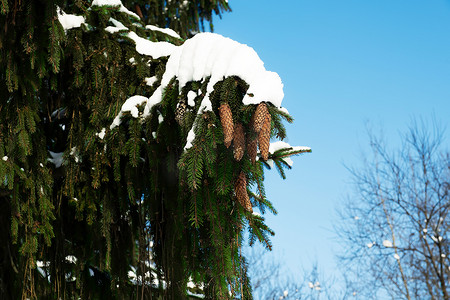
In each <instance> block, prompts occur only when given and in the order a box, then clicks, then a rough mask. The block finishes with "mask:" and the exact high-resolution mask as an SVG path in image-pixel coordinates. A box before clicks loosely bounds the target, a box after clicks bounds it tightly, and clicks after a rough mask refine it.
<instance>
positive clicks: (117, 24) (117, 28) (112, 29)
mask: <svg viewBox="0 0 450 300" xmlns="http://www.w3.org/2000/svg"><path fill="white" fill-rule="evenodd" d="M109 21H110V22H111V23H113V25H114V26H108V27H106V28H105V30H106V31H108V32H109V33H115V32H119V31H120V30H128V28H127V27H125V26H124V25H123V24H122V23H121V22H119V21H117V20H116V19H114V18H109Z"/></svg>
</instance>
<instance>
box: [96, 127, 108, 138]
mask: <svg viewBox="0 0 450 300" xmlns="http://www.w3.org/2000/svg"><path fill="white" fill-rule="evenodd" d="M105 133H106V128H104V127H103V128H102V130H101V131H100V132H97V133H96V134H95V135H96V136H98V137H99V138H100V139H101V140H103V138H104V137H105Z"/></svg>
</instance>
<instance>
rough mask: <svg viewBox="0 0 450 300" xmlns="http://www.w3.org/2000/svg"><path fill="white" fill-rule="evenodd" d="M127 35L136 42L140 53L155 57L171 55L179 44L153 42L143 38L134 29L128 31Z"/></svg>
mask: <svg viewBox="0 0 450 300" xmlns="http://www.w3.org/2000/svg"><path fill="white" fill-rule="evenodd" d="M127 36H128V37H129V38H130V39H132V40H133V41H134V42H135V43H136V51H137V52H138V53H139V54H143V55H149V56H151V57H153V58H154V59H157V58H160V57H162V56H169V55H170V54H172V52H173V51H174V50H175V49H176V48H177V46H175V45H174V44H171V43H168V42H152V41H150V40H147V39H144V38H141V37H140V36H138V35H137V34H136V33H135V32H133V31H131V32H129V33H127Z"/></svg>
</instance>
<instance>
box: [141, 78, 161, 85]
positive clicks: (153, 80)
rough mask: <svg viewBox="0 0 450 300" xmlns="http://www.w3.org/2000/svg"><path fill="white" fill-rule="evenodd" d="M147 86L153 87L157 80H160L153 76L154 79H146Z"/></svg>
mask: <svg viewBox="0 0 450 300" xmlns="http://www.w3.org/2000/svg"><path fill="white" fill-rule="evenodd" d="M144 80H145V84H146V85H148V86H152V85H153V84H154V83H155V82H156V80H158V78H156V76H152V77H146V78H145V79H144Z"/></svg>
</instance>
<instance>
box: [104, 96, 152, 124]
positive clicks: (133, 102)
mask: <svg viewBox="0 0 450 300" xmlns="http://www.w3.org/2000/svg"><path fill="white" fill-rule="evenodd" d="M147 101H148V98H147V97H144V96H139V95H135V96H132V97H130V98H128V99H127V100H126V101H125V103H124V104H122V108H121V109H120V112H119V114H118V115H117V116H116V117H115V118H114V120H113V122H112V124H111V125H110V126H109V129H113V128H114V127H116V126H119V125H120V123H121V122H122V121H121V120H120V119H121V118H122V116H123V113H124V112H130V114H131V116H132V117H133V118H138V117H139V110H138V108H137V106H138V105H142V104H144V103H145V102H147Z"/></svg>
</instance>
